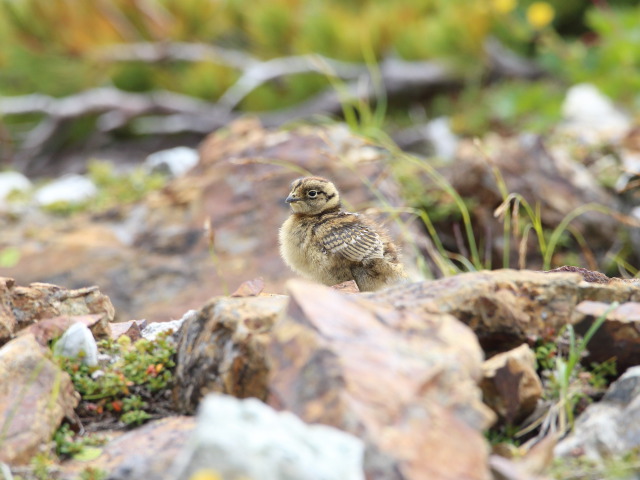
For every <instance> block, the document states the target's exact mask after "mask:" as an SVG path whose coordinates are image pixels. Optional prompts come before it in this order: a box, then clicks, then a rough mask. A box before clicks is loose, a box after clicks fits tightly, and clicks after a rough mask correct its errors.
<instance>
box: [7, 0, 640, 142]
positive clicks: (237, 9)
mask: <svg viewBox="0 0 640 480" xmlns="http://www.w3.org/2000/svg"><path fill="white" fill-rule="evenodd" d="M639 19H640V6H638V2H636V1H633V0H608V1H606V2H605V1H603V2H585V1H584V0H546V1H539V0H403V1H400V2H398V1H397V0H377V1H374V0H327V1H320V0H251V1H248V0H226V1H214V0H143V1H133V0H112V1H109V2H102V1H97V0H87V1H83V2H73V1H69V0H21V1H19V2H18V1H15V0H0V42H1V43H2V45H3V49H2V50H0V95H18V94H25V93H34V92H38V93H45V94H50V95H54V96H63V95H68V94H71V93H74V92H78V91H81V90H83V89H86V88H90V87H94V86H100V85H108V84H112V85H115V86H117V87H118V88H121V89H123V90H127V91H134V92H146V91H152V90H156V89H166V90H171V91H177V92H180V93H184V94H188V95H192V96H195V97H198V98H203V99H206V100H209V101H216V100H217V99H218V98H220V96H221V95H223V94H224V92H225V91H226V90H227V89H228V88H229V87H230V86H232V85H233V84H234V82H236V81H237V79H238V78H239V75H240V72H239V71H237V70H235V69H234V68H232V67H230V66H229V65H225V64H223V63H222V62H219V61H216V59H210V61H209V60H207V61H200V62H191V61H164V62H157V63H154V64H145V63H142V62H137V61H107V60H105V58H104V57H103V56H101V52H103V49H104V48H105V47H108V46H110V45H114V44H123V43H134V42H201V43H204V44H211V45H217V46H221V47H227V48H233V49H236V50H241V51H244V52H247V53H249V54H250V55H252V56H254V57H256V58H260V59H264V60H267V59H271V58H276V57H282V56H288V55H298V54H306V53H319V54H323V55H326V56H328V57H331V58H335V59H339V60H345V61H354V62H363V61H365V60H366V61H367V62H368V63H370V62H371V61H374V62H379V61H381V60H382V59H383V58H385V57H387V56H389V55H395V56H399V57H401V58H404V59H406V60H426V59H437V60H438V61H440V62H444V63H446V64H447V65H448V66H449V67H451V68H453V69H454V70H455V71H456V72H457V73H458V75H459V76H460V78H461V79H462V80H464V87H463V89H462V90H461V92H460V93H458V92H456V93H455V94H451V93H447V94H446V95H445V96H443V97H442V98H440V99H438V100H437V101H436V102H435V105H434V106H433V107H432V108H435V109H436V110H439V111H438V114H447V115H451V114H453V116H454V117H455V118H454V122H453V123H454V126H455V127H456V130H457V131H458V132H460V133H463V134H473V135H475V134H481V133H483V132H485V131H487V130H488V129H490V128H498V129H506V130H507V131H509V130H517V129H527V130H532V131H538V132H540V131H545V130H546V129H548V128H549V126H551V125H553V124H554V123H555V122H556V121H557V119H558V116H559V110H560V102H561V99H562V97H563V92H564V89H565V88H566V86H567V85H570V84H573V83H578V82H584V81H589V82H593V83H595V84H596V85H597V86H598V87H600V88H601V89H602V90H603V91H604V92H605V93H607V94H609V95H610V96H612V97H613V98H614V99H618V100H621V101H625V102H631V103H632V104H635V105H640V95H639V94H638V93H637V92H639V91H640V77H639V76H638V75H636V72H637V71H638V67H640V50H639V49H638V48H637V44H638V40H639V37H640V33H639V32H640V20H639ZM490 36H493V37H497V38H498V39H500V41H501V42H503V43H504V44H505V45H507V46H508V47H509V48H511V49H513V50H514V51H515V52H518V53H519V54H520V55H524V56H527V57H532V58H533V59H535V60H538V61H540V62H541V63H542V64H543V65H544V66H545V67H546V68H547V70H548V71H549V72H550V73H551V74H552V77H553V78H554V79H555V81H553V82H552V81H549V80H545V81H541V82H537V83H535V84H532V83H530V82H517V81H510V82H507V83H498V84H489V85H488V88H487V79H486V66H487V58H486V52H485V50H484V42H485V40H486V39H487V38H488V37H490ZM329 84H330V82H329V81H328V80H327V79H326V78H324V77H323V76H322V75H320V74H314V73H310V74H301V75H294V76H290V77H287V78H284V79H278V80H273V81H270V82H268V83H266V84H264V85H262V86H260V87H259V88H257V89H256V90H255V91H253V92H252V93H251V94H250V95H249V96H248V97H247V98H245V99H244V100H243V102H242V103H241V105H240V107H241V108H243V109H245V110H250V111H261V110H269V109H276V108H282V107H286V106H289V105H292V104H295V103H298V102H299V101H301V100H304V99H306V98H308V97H310V96H311V95H313V94H314V93H317V92H319V91H321V90H323V89H324V88H326V87H327V86H328V85H329ZM389 112H390V113H391V114H393V113H394V112H393V105H390V108H389ZM12 122H13V120H12Z"/></svg>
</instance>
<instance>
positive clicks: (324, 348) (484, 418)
mask: <svg viewBox="0 0 640 480" xmlns="http://www.w3.org/2000/svg"><path fill="white" fill-rule="evenodd" d="M288 288H289V292H290V296H291V300H290V303H289V306H288V308H287V311H286V315H285V316H284V318H282V319H281V320H280V321H279V322H277V323H276V324H275V325H274V329H273V340H272V342H270V344H269V358H270V364H271V381H270V384H269V390H270V393H271V397H270V400H269V402H270V403H271V404H272V405H274V406H276V407H278V408H282V409H286V410H290V411H292V412H294V413H296V414H297V415H299V416H300V417H301V418H302V419H303V420H305V421H307V422H310V423H314V422H319V423H325V424H328V425H332V426H335V427H337V428H340V429H343V430H346V431H348V432H350V433H353V434H355V435H357V436H358V437H360V438H362V439H363V440H365V442H366V443H367V455H366V465H365V469H366V471H367V474H368V478H371V479H423V478H431V479H451V480H453V479H487V478H488V471H487V453H488V448H487V445H486V443H485V442H484V439H483V436H482V434H481V430H482V429H483V428H485V427H487V426H488V425H489V424H490V422H491V421H492V419H493V416H492V414H491V413H490V412H489V411H488V410H487V408H486V407H485V406H484V405H483V404H482V403H481V401H480V392H479V390H478V388H477V386H476V381H478V380H479V378H480V375H481V373H480V372H481V361H482V351H481V350H480V348H479V345H478V343H477V340H476V338H475V336H474V335H473V333H472V332H471V331H470V330H469V329H468V328H467V327H466V326H464V325H463V324H462V323H460V322H458V321H457V320H456V319H454V318H453V317H451V316H450V315H445V314H429V313H419V312H417V311H415V310H413V311H411V310H407V309H394V308H393V307H391V306H389V305H382V304H380V303H378V302H373V301H371V300H369V299H365V298H363V297H362V296H359V295H358V296H355V295H345V294H342V293H339V292H336V291H334V290H332V289H330V288H327V287H323V286H320V285H314V284H310V283H307V282H302V281H291V282H289V283H288ZM425 452H429V454H428V455H427V454H425Z"/></svg>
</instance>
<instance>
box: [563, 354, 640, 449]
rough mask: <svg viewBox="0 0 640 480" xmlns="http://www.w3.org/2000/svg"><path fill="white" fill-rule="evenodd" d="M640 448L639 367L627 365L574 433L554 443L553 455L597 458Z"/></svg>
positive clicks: (578, 421)
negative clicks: (579, 455)
mask: <svg viewBox="0 0 640 480" xmlns="http://www.w3.org/2000/svg"><path fill="white" fill-rule="evenodd" d="M639 447H640V366H635V367H631V368H629V369H628V370H627V371H626V372H625V373H624V375H622V376H621V377H620V378H618V380H616V381H615V382H614V383H612V384H611V385H610V386H609V389H608V390H607V393H605V395H604V397H603V398H602V400H600V401H599V402H598V403H594V404H592V405H589V406H588V407H587V409H586V410H585V411H584V412H583V413H582V414H581V415H580V416H579V417H578V419H577V420H576V423H575V426H574V429H573V432H572V433H571V435H569V436H568V437H566V438H564V439H563V440H562V441H561V442H559V443H558V445H556V447H555V449H554V452H553V453H554V455H555V456H556V457H567V456H571V455H573V452H575V451H581V452H583V455H585V456H586V457H588V458H591V459H593V460H600V459H602V458H607V457H610V456H612V455H621V454H624V453H626V452H631V451H633V450H637V449H638V448H639Z"/></svg>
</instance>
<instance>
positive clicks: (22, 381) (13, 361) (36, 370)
mask: <svg viewBox="0 0 640 480" xmlns="http://www.w3.org/2000/svg"><path fill="white" fill-rule="evenodd" d="M47 352H48V350H46V349H44V348H43V347H41V346H40V345H39V344H38V342H37V341H36V339H35V337H34V336H33V335H23V336H21V337H20V338H17V339H15V340H12V341H11V342H9V343H7V344H6V345H5V346H3V347H2V348H1V349H0V462H6V463H9V464H13V465H20V464H26V463H28V462H29V461H30V460H31V458H32V456H33V455H34V454H35V453H36V452H37V451H38V447H39V446H40V445H41V444H42V443H44V442H48V441H49V440H51V436H52V435H53V432H54V431H55V430H56V429H57V428H58V426H59V425H60V422H61V421H62V419H63V418H64V417H69V418H72V417H73V415H74V408H75V407H76V406H77V405H78V402H79V395H78V394H77V393H76V392H75V390H74V389H73V384H72V383H71V378H70V377H69V375H68V374H67V373H66V372H63V371H62V370H60V368H58V366H57V365H55V364H54V363H53V362H52V361H51V360H50V359H49V358H48V357H47Z"/></svg>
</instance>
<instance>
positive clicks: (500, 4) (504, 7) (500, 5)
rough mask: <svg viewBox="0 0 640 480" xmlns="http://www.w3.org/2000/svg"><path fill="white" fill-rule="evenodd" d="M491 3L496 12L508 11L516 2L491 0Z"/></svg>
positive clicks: (512, 0) (514, 0) (511, 0)
mask: <svg viewBox="0 0 640 480" xmlns="http://www.w3.org/2000/svg"><path fill="white" fill-rule="evenodd" d="M491 3H492V4H493V8H494V10H495V11H496V12H498V13H509V12H511V11H512V10H513V9H514V8H516V5H517V4H518V2H517V1H516V0H493V1H492V2H491Z"/></svg>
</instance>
